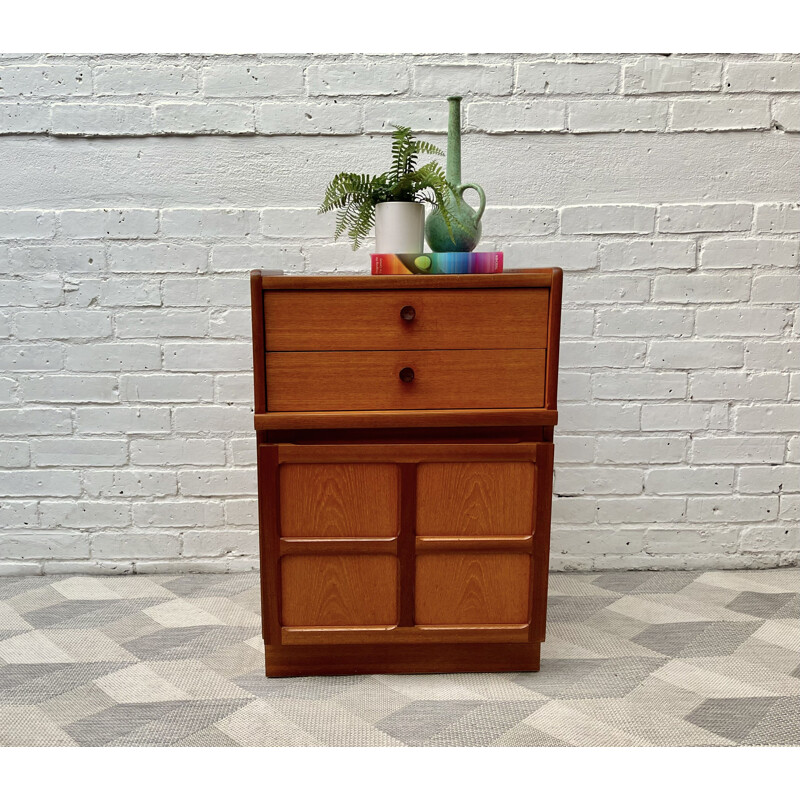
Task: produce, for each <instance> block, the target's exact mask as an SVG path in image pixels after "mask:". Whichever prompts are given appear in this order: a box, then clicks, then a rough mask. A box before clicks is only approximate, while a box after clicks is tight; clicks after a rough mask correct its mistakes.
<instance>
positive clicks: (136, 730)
mask: <svg viewBox="0 0 800 800" xmlns="http://www.w3.org/2000/svg"><path fill="white" fill-rule="evenodd" d="M259 625H260V619H259V593H258V576H257V575H254V574H238V575H181V576H175V575H163V576H153V577H144V576H125V577H121V576H120V577H82V576H75V577H67V578H64V577H52V578H33V577H31V578H28V577H24V578H3V579H0V745H4V746H70V747H80V746H84V747H86V746H88V747H135V746H188V747H191V746H206V747H238V746H293V745H294V746H323V747H338V746H377V747H382V746H395V747H396V746H417V747H453V746H457V747H486V746H510V747H538V746H549V747H553V746H556V747H566V746H604V747H615V746H642V747H647V746H736V745H743V746H748V745H749V746H800V570H797V569H783V570H767V571H752V572H706V573H697V572H662V573H647V572H631V573H624V572H614V573H602V574H594V575H591V574H573V575H571V574H563V573H559V574H554V575H552V576H551V582H550V606H549V614H548V637H547V642H546V643H545V644H544V646H543V649H542V669H541V671H540V672H538V673H505V674H463V675H371V676H350V677H331V678H273V679H268V678H265V677H264V673H263V663H262V660H263V646H262V643H261V636H260V627H259Z"/></svg>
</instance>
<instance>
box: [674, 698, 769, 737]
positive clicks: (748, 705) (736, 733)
mask: <svg viewBox="0 0 800 800" xmlns="http://www.w3.org/2000/svg"><path fill="white" fill-rule="evenodd" d="M774 703H775V698H774V697H725V698H715V699H711V700H706V701H705V702H704V703H703V704H702V705H700V706H698V707H697V708H696V709H695V710H694V711H692V713H691V714H689V715H688V716H687V717H686V721H687V722H691V723H692V724H693V725H697V726H698V727H700V728H705V729H706V730H707V731H711V732H712V733H716V734H717V735H719V736H724V737H725V738H726V739H730V740H731V741H734V742H737V743H741V742H742V741H743V740H744V739H745V738H747V735H748V734H749V733H750V731H752V730H753V728H755V727H756V726H757V725H758V723H759V722H760V721H761V719H762V718H763V717H764V715H765V714H766V713H767V712H768V711H769V710H770V708H771V707H772V706H773V705H774Z"/></svg>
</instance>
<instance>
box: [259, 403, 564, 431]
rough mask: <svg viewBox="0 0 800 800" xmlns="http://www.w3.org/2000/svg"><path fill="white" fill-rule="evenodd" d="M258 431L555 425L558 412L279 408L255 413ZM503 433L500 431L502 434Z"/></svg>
mask: <svg viewBox="0 0 800 800" xmlns="http://www.w3.org/2000/svg"><path fill="white" fill-rule="evenodd" d="M253 423H254V426H255V429H256V430H257V431H284V430H286V431H288V430H291V431H301V430H318V431H325V430H335V429H342V428H351V429H352V428H369V429H372V428H404V427H407V426H409V427H410V426H413V427H415V428H448V427H451V428H461V427H464V426H487V425H496V426H497V427H499V428H502V427H519V426H521V425H524V426H536V425H544V426H553V425H556V424H557V423H558V412H557V411H551V410H549V409H543V408H483V409H481V408H476V409H469V410H464V409H461V408H458V409H444V410H440V411H436V410H424V409H422V410H416V411H310V412H309V411H278V412H275V413H266V414H255V415H254V417H253ZM502 435H503V432H502V431H499V436H500V437H502Z"/></svg>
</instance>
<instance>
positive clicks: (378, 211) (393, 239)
mask: <svg viewBox="0 0 800 800" xmlns="http://www.w3.org/2000/svg"><path fill="white" fill-rule="evenodd" d="M424 238H425V206H423V205H422V203H409V202H401V203H378V204H377V205H376V206H375V252H376V253H421V252H422V247H423V242H424Z"/></svg>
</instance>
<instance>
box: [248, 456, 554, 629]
mask: <svg viewBox="0 0 800 800" xmlns="http://www.w3.org/2000/svg"><path fill="white" fill-rule="evenodd" d="M542 448H544V456H543V460H542V462H541V463H540V455H541V453H542ZM551 451H552V445H551V444H548V443H545V444H534V443H503V444H501V443H495V444H489V443H481V442H476V443H458V444H456V443H452V444H449V443H448V444H444V443H443V444H439V443H424V444H423V443H404V444H399V443H398V444H382V443H375V444H280V445H262V448H261V453H260V461H261V465H262V482H263V483H264V485H266V486H268V487H274V489H273V490H272V491H274V498H275V501H274V503H273V504H272V505H266V504H264V499H265V496H264V495H262V521H263V531H264V532H265V537H264V538H262V546H263V547H264V550H263V559H262V569H263V571H264V573H263V574H264V577H263V583H264V586H265V587H266V589H265V592H266V597H265V634H266V636H267V637H270V636H271V637H273V638H272V641H273V642H275V641H278V642H282V643H284V644H286V643H293V644H310V643H321V644H326V643H329V644H368V643H378V642H381V641H385V642H390V641H391V642H417V641H419V642H466V641H470V642H511V641H516V642H519V641H534V639H533V638H531V637H533V636H534V633H535V634H536V635H540V631H541V630H543V628H542V627H541V626H542V625H543V621H542V622H541V623H539V622H537V611H536V609H537V607H538V606H537V603H538V604H539V605H541V603H542V602H543V599H542V598H543V597H544V592H546V584H544V585H539V584H541V582H542V580H546V574H547V573H546V535H547V533H548V526H547V525H546V524H545V521H544V514H545V513H549V511H548V508H549V507H548V506H547V504H546V503H545V501H544V499H543V497H542V493H543V492H545V491H549V485H550V484H549V479H548V477H547V475H545V476H542V475H541V474H540V470H541V469H544V470H549V469H550V461H549V458H550V456H549V454H550V453H551ZM548 474H549V473H548ZM543 536H544V537H545V538H542V537H543ZM540 565H544V566H543V568H540ZM543 576H544V577H543ZM537 598H538V599H537ZM543 608H544V607H543V606H541V612H542V613H540V614H539V616H541V617H542V619H543V616H542V615H543ZM268 641H269V638H268ZM536 641H538V639H536Z"/></svg>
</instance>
